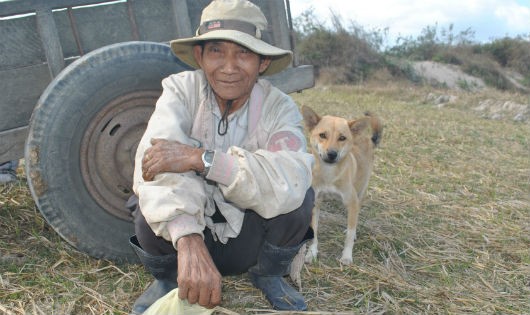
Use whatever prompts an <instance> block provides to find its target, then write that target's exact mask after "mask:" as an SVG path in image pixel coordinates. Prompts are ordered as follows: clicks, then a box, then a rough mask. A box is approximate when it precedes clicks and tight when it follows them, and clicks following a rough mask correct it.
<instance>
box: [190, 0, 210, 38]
mask: <svg viewBox="0 0 530 315" xmlns="http://www.w3.org/2000/svg"><path fill="white" fill-rule="evenodd" d="M209 3H210V1H209V0H188V11H189V13H190V14H189V18H190V22H191V29H192V32H193V34H195V30H197V27H199V23H200V21H201V13H202V9H204V8H205V7H206V6H207V5H208V4H209Z"/></svg>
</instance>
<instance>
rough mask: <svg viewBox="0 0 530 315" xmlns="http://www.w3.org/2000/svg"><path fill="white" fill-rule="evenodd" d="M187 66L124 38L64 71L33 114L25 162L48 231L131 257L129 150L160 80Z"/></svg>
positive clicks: (114, 256)
mask: <svg viewBox="0 0 530 315" xmlns="http://www.w3.org/2000/svg"><path fill="white" fill-rule="evenodd" d="M188 69H189V67H188V66H186V65H185V64H184V63H182V62H180V61H179V60H178V59H177V58H176V57H174V55H173V54H172V53H171V50H170V48H169V46H167V45H165V44H160V43H152V42H126V43H119V44H114V45H110V46H106V47H103V48H100V49H98V50H94V51H92V52H91V53H89V54H87V55H85V56H83V57H81V58H79V59H78V60H76V61H75V62H74V63H72V64H71V65H69V66H68V67H67V68H65V69H64V70H63V71H62V72H61V73H60V74H59V75H58V76H57V77H56V78H55V79H54V80H53V81H52V82H51V83H50V85H49V86H48V87H47V88H46V90H45V91H44V92H43V94H42V95H41V97H40V99H39V102H38V104H37V106H36V107H35V109H34V111H33V115H32V117H31V121H30V127H29V135H28V138H27V140H26V147H25V161H26V163H25V164H26V174H27V177H28V184H29V187H30V190H31V193H32V195H33V198H34V200H35V202H36V204H37V206H38V208H39V210H40V212H41V213H42V215H43V216H44V218H45V219H46V221H47V222H48V223H49V224H50V225H51V226H52V227H53V229H54V230H55V231H56V232H57V233H58V234H59V235H61V236H62V237H63V238H64V239H65V240H66V241H67V242H68V243H70V244H71V245H73V246H74V247H75V248H77V249H78V250H79V251H82V252H84V253H86V254H88V255H90V256H92V257H96V258H102V259H109V260H112V261H115V262H136V261H137V258H136V255H135V254H134V253H133V251H132V250H131V248H130V246H129V244H128V238H129V237H130V236H131V235H132V234H134V225H133V222H132V217H131V213H130V211H129V210H128V209H127V208H126V207H125V202H126V200H127V199H128V197H129V196H130V195H131V194H132V175H133V165H134V155H135V152H136V147H137V146H138V142H139V141H140V137H141V135H142V133H143V131H144V130H145V127H146V125H147V121H148V119H149V117H150V116H151V113H152V111H153V110H154V104H155V102H156V99H157V98H158V97H159V96H160V93H161V89H162V87H161V80H162V79H163V78H164V77H166V76H168V75H170V74H172V73H177V72H180V71H183V70H188Z"/></svg>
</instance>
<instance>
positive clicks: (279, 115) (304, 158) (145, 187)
mask: <svg viewBox="0 0 530 315" xmlns="http://www.w3.org/2000/svg"><path fill="white" fill-rule="evenodd" d="M162 86H163V92H162V95H161V97H160V98H159V100H158V101H157V103H156V108H155V111H154V113H153V115H152V116H151V118H150V120H149V123H148V125H147V129H146V131H145V133H144V135H143V137H142V139H141V141H140V143H139V145H138V150H137V152H136V158H135V169H134V186H133V189H134V191H135V193H136V194H137V195H138V197H139V200H140V209H141V211H142V214H143V215H144V217H145V219H146V221H147V222H148V224H149V226H150V227H151V228H152V229H153V231H154V232H155V234H156V235H158V236H161V237H163V238H164V239H166V240H168V241H171V242H173V245H174V246H175V245H176V244H175V243H176V241H177V240H178V239H179V238H180V237H182V236H185V235H188V234H192V233H197V234H201V235H202V231H203V230H204V228H205V226H208V227H209V228H210V229H211V230H212V231H213V234H214V236H215V237H217V238H218V239H219V240H220V241H221V242H223V243H226V242H227V240H228V238H233V237H237V235H238V234H239V232H240V231H241V225H242V223H243V216H244V210H245V209H252V210H254V211H255V212H256V213H258V214H259V215H261V216H262V217H264V218H272V217H275V216H278V215H280V214H284V213H288V212H290V211H292V210H294V209H296V208H298V207H299V206H300V205H301V204H302V201H303V200H304V197H305V194H306V191H307V190H308V189H309V187H310V185H311V168H312V165H313V157H312V155H311V154H309V153H307V151H306V138H305V136H304V133H303V127H302V116H301V114H300V112H299V110H298V108H297V106H296V104H295V103H294V102H293V100H292V99H291V98H290V97H289V96H288V95H286V94H284V93H282V92H281V91H280V90H279V89H277V88H275V87H273V86H272V85H271V84H270V83H269V82H268V81H266V80H262V79H260V80H258V82H257V83H256V84H255V86H254V89H253V90H252V93H251V96H250V99H249V101H248V102H247V103H246V105H245V106H248V108H247V110H248V113H247V117H248V130H247V133H246V135H245V138H244V140H243V141H242V142H243V144H242V145H240V146H230V147H229V148H228V150H227V151H226V152H222V150H217V151H216V153H215V155H214V160H213V165H212V167H211V168H210V171H209V173H208V176H207V179H208V181H206V180H204V179H203V178H202V177H201V176H198V175H196V174H195V172H187V173H163V174H159V175H157V176H156V177H155V178H154V180H153V181H149V182H146V181H144V180H143V178H142V170H141V163H142V158H143V156H144V152H145V150H146V149H147V148H149V147H150V146H151V144H150V140H151V139H152V138H163V139H167V140H177V141H179V142H182V143H187V144H190V145H197V143H198V142H200V143H201V144H202V145H203V146H204V147H205V148H206V149H216V148H215V147H214V144H213V143H212V142H213V140H212V139H213V138H214V136H215V134H214V133H215V132H217V129H216V128H215V127H214V126H215V123H214V122H213V121H214V115H213V110H214V106H218V105H217V103H216V100H215V98H214V97H213V93H212V91H211V88H210V86H209V85H208V83H207V81H206V77H205V75H204V73H203V72H202V71H201V70H196V71H187V72H182V73H178V74H174V75H171V76H169V77H167V78H165V79H164V80H163V81H162ZM214 202H215V203H214ZM215 204H217V206H218V208H219V210H220V212H221V213H222V214H223V216H224V217H225V218H226V220H227V222H226V223H214V222H213V221H212V219H211V218H210V217H211V216H212V215H213V213H214V212H215Z"/></svg>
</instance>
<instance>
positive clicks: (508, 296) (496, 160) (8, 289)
mask: <svg viewBox="0 0 530 315" xmlns="http://www.w3.org/2000/svg"><path fill="white" fill-rule="evenodd" d="M429 93H439V94H444V93H453V94H454V96H455V97H453V98H451V99H452V102H451V103H448V104H445V106H439V104H431V103H429V102H425V99H426V96H427V95H428V94H429ZM455 93H456V94H455ZM294 97H295V99H296V101H297V102H298V103H300V104H306V105H310V106H312V107H313V108H315V109H316V110H317V111H318V112H320V113H323V114H333V115H343V116H347V117H352V118H353V117H356V116H358V115H361V114H362V112H363V111H365V110H370V111H372V112H375V113H377V114H379V115H380V116H381V118H382V119H383V120H384V122H385V131H384V135H383V140H382V143H381V147H380V148H379V149H378V150H377V151H376V156H377V158H376V164H375V169H374V175H373V178H372V180H371V182H370V186H369V189H368V195H367V197H366V200H365V203H364V206H363V208H362V211H361V215H360V224H359V228H358V240H357V242H356V244H355V246H354V253H353V254H354V263H353V265H351V266H348V267H345V266H341V265H340V264H339V262H338V260H337V258H338V257H339V256H340V251H341V248H342V242H343V230H344V228H345V212H344V209H342V207H341V205H340V203H338V202H336V201H334V200H330V201H328V202H327V203H326V204H325V208H324V209H323V213H322V221H321V222H322V224H321V225H322V227H321V230H320V231H321V234H320V235H321V237H320V241H321V246H320V250H321V253H320V259H319V260H318V261H317V262H316V263H315V264H310V265H305V266H304V268H303V270H302V281H303V283H302V285H303V290H302V294H303V295H304V296H305V297H306V299H307V302H308V305H309V311H308V312H307V313H306V314H352V313H361V314H383V313H385V314H462V313H469V314H476V313H481V314H494V313H498V314H529V313H530V298H529V297H530V251H529V248H530V220H529V218H530V196H529V195H530V122H529V121H513V120H511V119H509V117H510V116H509V115H507V116H505V118H503V119H497V120H493V119H489V118H488V117H487V116H483V115H481V114H480V113H477V112H476V111H475V110H474V109H473V108H476V107H477V106H479V104H480V102H481V101H483V100H486V99H495V100H498V101H499V102H508V101H512V102H515V103H518V104H529V102H530V100H528V97H527V96H524V95H516V94H505V93H500V92H491V91H483V92H481V93H480V94H476V93H475V94H471V93H467V92H450V91H441V90H433V89H427V88H418V87H412V86H408V85H394V84H392V83H389V84H387V85H385V86H357V87H352V86H331V87H317V88H314V89H312V90H308V91H304V92H303V93H302V94H295V95H294ZM19 175H20V178H21V179H20V180H19V181H18V182H17V183H14V184H9V185H6V186H0V192H1V195H0V257H1V258H0V266H1V269H0V270H1V273H0V314H17V315H18V314H128V311H129V310H130V306H131V305H132V303H133V301H134V299H135V298H136V297H137V296H138V295H139V294H140V293H141V292H142V290H143V289H144V288H145V287H146V286H147V285H148V284H149V282H150V280H151V278H150V277H149V276H148V275H147V274H146V272H145V271H144V270H143V268H141V267H140V266H137V265H115V264H113V263H111V262H108V261H100V260H95V259H92V258H90V257H87V256H86V255H83V254H81V253H79V252H77V251H75V250H74V249H72V248H71V247H70V246H68V245H67V244H66V243H65V242H64V241H62V240H61V239H60V237H59V236H57V234H55V233H54V231H53V230H51V229H50V227H49V226H48V225H47V224H46V223H45V222H44V220H43V219H42V217H41V216H40V214H39V213H38V210H37V209H36V208H35V205H34V203H33V201H32V199H31V197H30V194H29V191H28V188H27V187H26V184H25V177H24V174H23V171H22V168H21V169H19ZM124 246H127V245H126V241H125V240H124ZM223 288H224V292H223V305H222V307H223V308H224V309H225V310H226V312H220V314H223V313H226V314H232V313H239V314H303V313H289V312H274V311H272V310H270V305H269V304H268V303H267V302H266V301H265V299H264V298H263V296H262V295H261V293H260V292H259V291H258V290H256V289H254V288H253V287H252V286H251V284H250V282H249V281H248V280H247V278H246V276H245V275H242V276H237V277H228V278H225V279H224V284H223Z"/></svg>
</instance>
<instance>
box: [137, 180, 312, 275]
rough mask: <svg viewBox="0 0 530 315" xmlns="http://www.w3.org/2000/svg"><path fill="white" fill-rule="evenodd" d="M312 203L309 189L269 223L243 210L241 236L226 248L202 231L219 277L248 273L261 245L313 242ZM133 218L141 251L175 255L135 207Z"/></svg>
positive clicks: (230, 242)
mask: <svg viewBox="0 0 530 315" xmlns="http://www.w3.org/2000/svg"><path fill="white" fill-rule="evenodd" d="M314 199H315V193H314V191H313V189H312V188H310V189H309V190H308V191H307V193H306V196H305V199H304V201H303V203H302V205H301V206H300V207H299V208H298V209H296V210H293V211H291V212H289V213H287V214H283V215H279V216H277V217H274V218H271V219H264V218H263V217H261V216H259V215H258V214H257V213H256V212H254V211H252V210H246V211H245V218H244V221H243V226H242V228H241V232H240V233H239V235H238V236H237V237H236V238H230V239H229V240H228V242H227V243H226V244H223V243H221V242H219V241H215V240H214V238H213V236H212V233H211V231H210V229H209V228H205V229H204V231H203V233H204V242H205V244H206V247H207V248H208V251H209V252H210V255H211V256H212V259H213V261H214V263H215V265H216V266H217V269H218V270H219V272H220V273H221V274H222V275H236V274H242V273H245V272H247V270H248V269H249V268H250V267H252V266H254V265H255V264H256V262H257V257H258V253H259V251H260V249H261V245H262V244H263V242H264V241H267V242H268V243H270V244H272V245H276V246H279V247H292V246H295V245H298V244H300V243H301V242H302V241H303V240H305V239H310V238H312V237H313V231H312V229H311V228H310V223H311V212H312V209H313V205H314V201H315V200H314ZM133 216H134V224H135V231H136V237H137V238H138V242H139V243H140V246H141V247H142V248H143V250H144V251H146V252H148V253H149V254H151V255H155V256H163V255H167V254H170V253H175V248H174V247H173V245H172V244H171V242H169V241H166V240H165V239H163V238H161V237H158V236H156V235H155V234H154V233H153V230H151V228H150V227H149V225H148V224H147V222H146V221H145V218H144V216H143V215H142V213H141V211H140V209H139V208H138V207H137V208H136V210H135V211H134V212H133Z"/></svg>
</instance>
